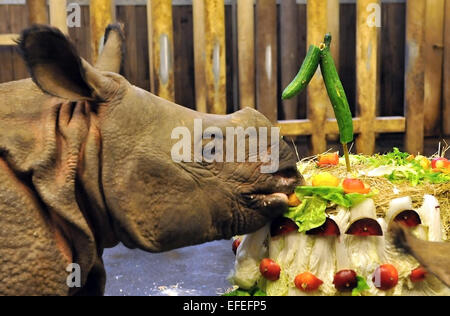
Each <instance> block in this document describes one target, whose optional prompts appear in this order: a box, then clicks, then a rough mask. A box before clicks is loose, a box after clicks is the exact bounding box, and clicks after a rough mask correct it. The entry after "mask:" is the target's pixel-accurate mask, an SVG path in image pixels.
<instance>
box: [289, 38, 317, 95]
mask: <svg viewBox="0 0 450 316" xmlns="http://www.w3.org/2000/svg"><path fill="white" fill-rule="evenodd" d="M319 60H320V49H319V47H317V46H316V45H311V46H309V49H308V53H307V54H306V57H305V60H304V61H303V63H302V66H301V67H300V70H299V71H298V73H297V75H296V76H295V78H294V80H292V82H291V83H290V84H289V85H288V86H287V87H286V88H285V89H284V91H283V94H282V96H281V97H282V99H283V100H286V99H290V98H292V97H294V96H296V95H297V94H299V93H300V92H302V91H303V90H304V89H305V87H306V86H307V85H308V83H309V82H310V81H311V78H312V77H313V76H314V74H315V73H316V70H317V67H318V66H319Z"/></svg>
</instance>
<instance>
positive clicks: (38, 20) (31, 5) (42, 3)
mask: <svg viewBox="0 0 450 316" xmlns="http://www.w3.org/2000/svg"><path fill="white" fill-rule="evenodd" d="M27 7H28V21H29V24H30V25H31V24H47V23H48V14H47V1H46V0H27Z"/></svg>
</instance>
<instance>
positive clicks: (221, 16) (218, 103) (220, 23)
mask: <svg viewBox="0 0 450 316" xmlns="http://www.w3.org/2000/svg"><path fill="white" fill-rule="evenodd" d="M205 54H206V61H205V71H206V74H205V79H206V88H207V99H206V100H207V102H206V105H207V110H208V112H209V113H214V114H226V111H227V102H226V65H225V58H226V50H225V2H224V0H207V1H205Z"/></svg>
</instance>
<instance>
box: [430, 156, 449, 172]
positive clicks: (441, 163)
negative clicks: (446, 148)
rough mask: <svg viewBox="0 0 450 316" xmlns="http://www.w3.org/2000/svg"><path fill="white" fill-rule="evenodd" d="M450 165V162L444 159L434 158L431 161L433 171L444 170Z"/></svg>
mask: <svg viewBox="0 0 450 316" xmlns="http://www.w3.org/2000/svg"><path fill="white" fill-rule="evenodd" d="M449 164H450V162H449V161H448V160H447V159H446V158H443V157H438V158H434V159H433V160H432V161H431V168H433V169H444V168H447V166H448V165H449Z"/></svg>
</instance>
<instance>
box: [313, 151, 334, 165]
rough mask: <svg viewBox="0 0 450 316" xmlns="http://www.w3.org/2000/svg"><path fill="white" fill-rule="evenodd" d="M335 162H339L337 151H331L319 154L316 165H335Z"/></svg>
mask: <svg viewBox="0 0 450 316" xmlns="http://www.w3.org/2000/svg"><path fill="white" fill-rule="evenodd" d="M337 164H339V156H338V154H337V153H332V154H323V155H320V156H319V162H318V163H317V166H319V167H326V166H336V165H337Z"/></svg>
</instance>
